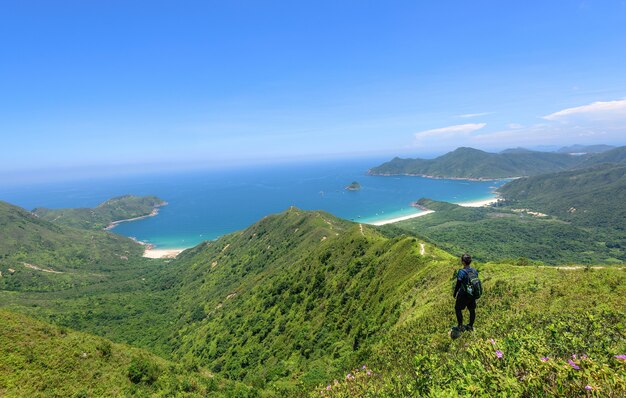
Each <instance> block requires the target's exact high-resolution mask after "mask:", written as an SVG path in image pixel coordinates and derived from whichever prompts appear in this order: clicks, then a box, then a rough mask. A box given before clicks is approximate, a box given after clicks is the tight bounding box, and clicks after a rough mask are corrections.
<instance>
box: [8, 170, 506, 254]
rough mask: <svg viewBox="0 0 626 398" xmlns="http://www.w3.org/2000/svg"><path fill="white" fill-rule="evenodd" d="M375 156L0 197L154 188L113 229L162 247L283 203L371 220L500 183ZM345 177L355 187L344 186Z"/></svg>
mask: <svg viewBox="0 0 626 398" xmlns="http://www.w3.org/2000/svg"><path fill="white" fill-rule="evenodd" d="M379 163H381V161H380V160H351V161H327V162H320V163H303V164H288V165H274V166H262V167H248V168H238V169H230V170H219V171H218V170H206V171H193V172H191V171H187V172H177V173H172V172H170V173H158V174H145V175H140V176H139V175H135V176H126V177H116V178H98V179H92V180H79V181H65V182H54V183H38V184H12V185H8V186H7V185H0V200H4V201H7V202H10V203H12V204H15V205H18V206H21V207H24V208H26V209H28V210H32V209H33V208H35V207H50V208H59V207H94V206H96V205H98V204H99V203H101V202H103V201H105V200H107V199H109V198H111V197H114V196H118V195H123V194H134V195H157V196H158V197H160V198H162V199H164V200H166V201H167V202H168V205H167V206H164V207H162V208H160V211H159V215H158V216H156V217H149V218H145V219H143V220H139V221H133V222H127V223H122V224H120V225H119V226H117V227H116V228H115V229H114V230H113V231H114V232H116V233H119V234H122V235H126V236H131V237H134V238H137V239H139V240H141V241H144V242H147V243H152V244H154V245H156V246H157V247H158V248H163V249H166V248H182V247H191V246H194V245H196V244H198V243H200V242H202V241H204V240H211V239H215V238H217V237H219V236H221V235H224V234H227V233H229V232H233V231H236V230H240V229H243V228H245V227H247V226H249V225H251V224H253V223H254V222H256V221H258V220H259V219H261V218H262V217H264V216H266V215H268V214H271V213H276V212H280V211H283V210H285V209H287V208H288V207H289V206H297V207H299V208H302V209H306V210H325V211H327V212H329V213H332V214H334V215H336V216H338V217H341V218H345V219H348V220H354V221H359V222H374V221H379V220H383V219H389V218H395V217H400V216H404V215H408V214H412V213H417V212H419V210H417V209H415V208H413V207H411V206H410V203H411V202H413V201H415V200H418V199H420V198H422V197H428V198H431V199H436V200H445V201H449V202H455V203H458V202H466V201H473V200H480V199H485V198H489V197H492V196H493V193H492V191H493V190H494V189H495V188H496V187H498V186H501V185H502V184H504V183H505V182H506V181H504V180H502V181H461V180H436V179H428V178H422V177H411V176H395V177H378V176H370V175H367V170H368V169H369V168H370V167H372V166H374V165H377V164H379ZM352 181H358V182H359V183H360V185H361V190H359V191H347V190H345V189H344V188H345V187H346V186H347V185H349V184H350V183H351V182H352Z"/></svg>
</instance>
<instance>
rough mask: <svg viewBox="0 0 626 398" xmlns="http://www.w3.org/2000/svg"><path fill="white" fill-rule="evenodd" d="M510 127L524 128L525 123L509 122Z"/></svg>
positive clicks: (514, 128) (515, 128)
mask: <svg viewBox="0 0 626 398" xmlns="http://www.w3.org/2000/svg"><path fill="white" fill-rule="evenodd" d="M509 128H510V129H513V130H517V129H521V128H524V125H523V124H519V123H510V124H509Z"/></svg>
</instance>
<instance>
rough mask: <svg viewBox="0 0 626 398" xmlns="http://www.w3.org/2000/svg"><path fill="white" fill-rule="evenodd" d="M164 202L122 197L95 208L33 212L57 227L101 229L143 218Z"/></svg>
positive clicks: (157, 199)
mask: <svg viewBox="0 0 626 398" xmlns="http://www.w3.org/2000/svg"><path fill="white" fill-rule="evenodd" d="M164 204H165V202H164V201H163V200H161V199H159V198H157V197H156V196H133V195H124V196H119V197H116V198H112V199H109V200H107V201H106V202H104V203H101V204H99V205H98V206H97V207H95V208H93V209H90V208H80V209H47V208H44V207H40V208H37V209H34V210H33V213H34V214H36V215H37V216H38V217H40V218H41V219H43V220H46V221H51V222H54V223H56V224H59V225H65V226H69V227H74V228H83V229H96V230H99V229H103V228H105V227H107V226H108V225H109V224H110V223H112V222H114V221H120V220H128V219H131V218H137V217H145V216H148V215H150V214H151V213H152V212H153V210H154V209H155V208H157V207H159V206H163V205H164Z"/></svg>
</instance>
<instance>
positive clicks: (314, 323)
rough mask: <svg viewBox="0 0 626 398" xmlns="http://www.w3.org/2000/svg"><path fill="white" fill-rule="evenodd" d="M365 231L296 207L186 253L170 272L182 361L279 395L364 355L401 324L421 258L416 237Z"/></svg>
mask: <svg viewBox="0 0 626 398" xmlns="http://www.w3.org/2000/svg"><path fill="white" fill-rule="evenodd" d="M362 231H363V232H361V227H360V226H359V225H358V224H353V223H349V222H345V221H342V220H339V219H336V218H334V217H333V216H331V215H329V214H327V213H321V212H302V211H300V210H297V209H291V210H289V211H287V212H286V213H284V214H281V215H276V216H270V217H267V218H266V219H264V220H262V221H261V222H259V223H257V224H256V225H254V226H252V227H250V228H248V229H247V230H245V231H243V232H242V233H238V234H234V235H231V236H228V237H225V238H223V239H220V240H218V241H216V242H212V243H209V244H207V245H205V246H204V247H198V248H196V249H195V250H193V251H189V252H187V254H186V255H185V256H184V257H183V258H181V259H180V260H179V261H177V263H176V264H175V265H173V266H172V268H171V271H172V275H171V276H172V277H176V278H178V279H179V282H178V286H180V290H179V292H178V293H177V296H178V300H177V301H178V303H179V324H178V326H179V333H178V334H177V335H176V336H175V337H174V338H173V340H174V341H176V342H177V343H179V344H180V345H179V347H177V349H176V353H177V355H178V356H179V357H181V358H186V359H188V360H191V361H197V362H198V363H201V364H207V365H209V366H211V368H212V369H213V370H215V371H222V372H224V373H225V374H227V375H228V376H229V377H232V378H236V379H241V380H244V381H246V382H249V383H252V384H254V385H257V386H264V385H266V383H269V384H270V385H272V386H273V387H272V388H274V389H275V390H276V391H283V393H284V391H286V390H288V389H289V388H290V387H293V386H294V383H293V382H291V381H290V380H293V379H294V378H295V379H297V380H298V381H299V382H300V383H303V384H304V385H308V386H311V385H314V384H315V383H317V382H319V381H320V380H323V379H324V378H325V377H327V376H328V375H329V374H333V373H336V372H338V371H339V369H341V368H343V367H344V366H347V365H349V364H351V363H352V362H354V361H355V360H357V359H358V358H359V357H363V356H365V355H367V354H366V353H367V347H368V345H369V342H370V341H373V340H375V339H376V338H377V337H380V336H381V335H382V334H384V333H385V331H386V330H388V329H389V328H390V327H391V325H393V324H394V323H395V321H396V320H397V318H398V308H397V306H396V305H395V303H397V302H398V300H399V295H400V294H401V293H400V291H399V289H400V288H401V287H402V285H403V277H404V275H407V274H408V273H410V272H411V269H412V268H413V267H415V266H416V265H417V264H419V257H415V256H414V255H413V254H414V252H415V250H417V249H416V245H417V244H416V243H415V239H412V238H402V239H398V240H388V239H385V238H384V237H382V236H381V235H379V234H377V233H375V232H374V231H372V230H371V229H370V228H368V227H363V229H362ZM413 260H417V262H415V261H413ZM192 352H193V356H189V355H188V354H189V353H192ZM285 389H286V390H285Z"/></svg>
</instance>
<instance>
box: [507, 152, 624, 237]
mask: <svg viewBox="0 0 626 398" xmlns="http://www.w3.org/2000/svg"><path fill="white" fill-rule="evenodd" d="M607 153H608V152H607ZM499 191H500V193H501V194H502V196H503V197H504V198H505V199H506V201H507V205H509V206H515V207H528V208H531V209H533V210H536V211H540V212H543V213H547V214H550V215H554V216H557V217H559V218H560V219H562V220H565V221H570V222H572V223H574V224H575V225H580V226H586V227H601V228H604V227H609V228H614V229H617V230H621V231H625V228H626V166H624V165H611V164H598V165H596V166H593V167H590V168H585V169H577V170H572V171H566V172H562V173H558V174H546V175H542V176H534V177H529V178H522V179H517V180H515V181H511V182H510V183H508V184H506V185H504V186H503V187H501V188H500V189H499Z"/></svg>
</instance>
